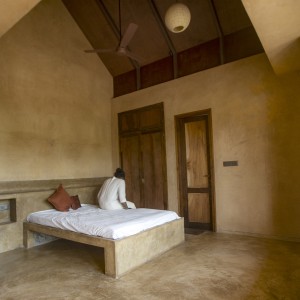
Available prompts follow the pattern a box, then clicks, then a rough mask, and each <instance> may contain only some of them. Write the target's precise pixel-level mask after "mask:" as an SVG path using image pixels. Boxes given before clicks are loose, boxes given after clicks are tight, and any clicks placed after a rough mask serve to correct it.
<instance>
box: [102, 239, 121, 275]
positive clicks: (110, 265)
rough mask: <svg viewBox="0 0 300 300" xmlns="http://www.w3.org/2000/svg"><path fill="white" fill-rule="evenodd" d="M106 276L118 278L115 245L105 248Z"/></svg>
mask: <svg viewBox="0 0 300 300" xmlns="http://www.w3.org/2000/svg"><path fill="white" fill-rule="evenodd" d="M104 260H105V262H104V263H105V275H108V276H111V277H113V278H118V274H117V269H116V255H115V245H114V243H111V244H110V245H108V246H106V247H105V248H104Z"/></svg>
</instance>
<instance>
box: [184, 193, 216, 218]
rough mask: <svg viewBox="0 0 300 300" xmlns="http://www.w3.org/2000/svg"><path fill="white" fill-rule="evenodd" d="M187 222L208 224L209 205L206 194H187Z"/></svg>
mask: <svg viewBox="0 0 300 300" xmlns="http://www.w3.org/2000/svg"><path fill="white" fill-rule="evenodd" d="M188 212H189V216H188V217H189V221H190V222H196V223H210V221H211V220H210V213H209V212H210V203H209V195H208V194H195V193H189V194H188Z"/></svg>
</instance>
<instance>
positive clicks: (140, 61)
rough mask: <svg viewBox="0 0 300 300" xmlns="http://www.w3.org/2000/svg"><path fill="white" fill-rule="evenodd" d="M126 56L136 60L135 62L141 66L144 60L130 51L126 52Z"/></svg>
mask: <svg viewBox="0 0 300 300" xmlns="http://www.w3.org/2000/svg"><path fill="white" fill-rule="evenodd" d="M124 54H125V55H126V56H127V57H129V58H131V59H133V60H135V61H136V62H138V63H139V64H141V63H142V61H143V59H142V58H141V57H140V56H138V55H136V54H134V53H132V52H131V51H129V50H126V52H125V53H124Z"/></svg>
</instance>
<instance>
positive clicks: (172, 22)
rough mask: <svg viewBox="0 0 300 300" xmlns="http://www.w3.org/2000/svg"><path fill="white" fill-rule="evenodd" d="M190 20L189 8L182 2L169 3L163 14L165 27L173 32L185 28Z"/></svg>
mask: <svg viewBox="0 0 300 300" xmlns="http://www.w3.org/2000/svg"><path fill="white" fill-rule="evenodd" d="M190 21H191V13H190V10H189V8H188V7H187V6H186V5H184V4H182V3H175V4H173V5H171V6H170V7H169V8H168V10H167V12H166V14H165V24H166V26H167V28H168V29H169V30H170V31H172V32H174V33H179V32H182V31H184V30H186V28H187V27H188V26H189V24H190Z"/></svg>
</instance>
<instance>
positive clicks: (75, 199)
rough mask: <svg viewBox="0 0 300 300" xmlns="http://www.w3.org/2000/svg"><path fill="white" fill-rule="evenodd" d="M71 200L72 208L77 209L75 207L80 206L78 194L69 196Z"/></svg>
mask: <svg viewBox="0 0 300 300" xmlns="http://www.w3.org/2000/svg"><path fill="white" fill-rule="evenodd" d="M71 200H72V204H71V208H72V209H77V208H79V207H81V204H80V200H79V197H78V195H76V196H71Z"/></svg>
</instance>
